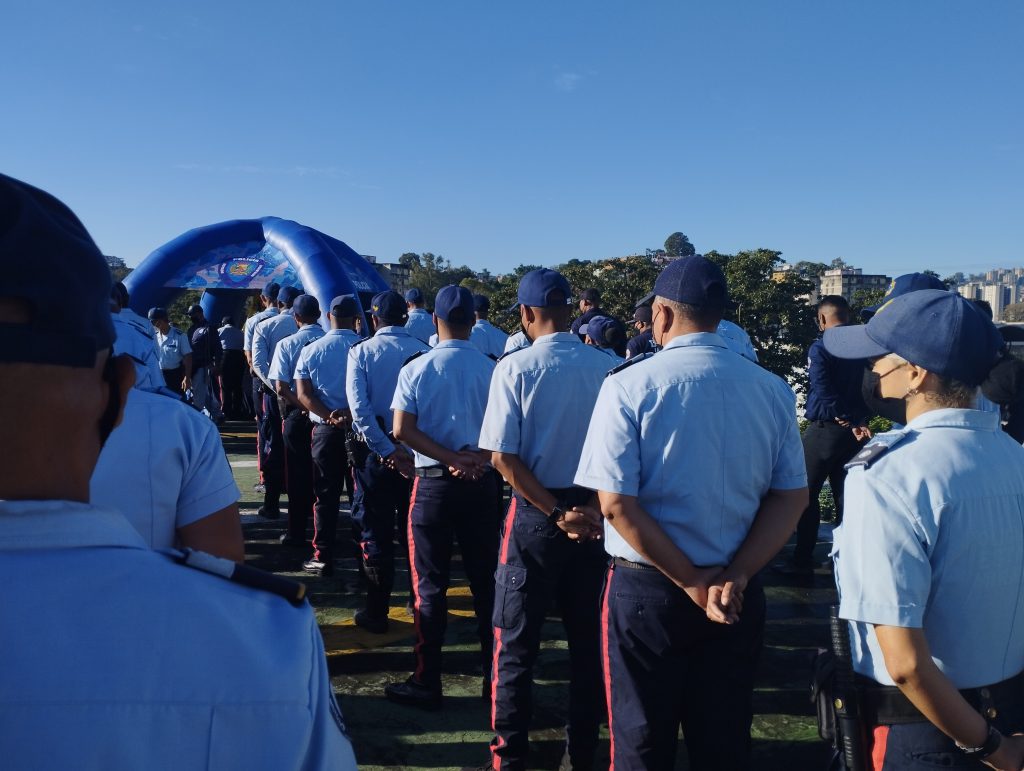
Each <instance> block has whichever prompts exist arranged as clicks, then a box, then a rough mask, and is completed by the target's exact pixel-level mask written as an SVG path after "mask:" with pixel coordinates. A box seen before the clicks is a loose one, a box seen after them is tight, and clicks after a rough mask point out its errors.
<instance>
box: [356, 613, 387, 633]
mask: <svg viewBox="0 0 1024 771" xmlns="http://www.w3.org/2000/svg"><path fill="white" fill-rule="evenodd" d="M354 620H355V622H356V626H361V627H362V628H363V629H365V630H366V631H367V632H372V633H373V634H384V633H385V632H386V631H388V618H387V616H385V617H384V618H374V617H373V616H371V615H370V613H369V611H367V610H365V609H364V610H357V611H356V615H355V617H354Z"/></svg>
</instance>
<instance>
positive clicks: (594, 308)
mask: <svg viewBox="0 0 1024 771" xmlns="http://www.w3.org/2000/svg"><path fill="white" fill-rule="evenodd" d="M579 305H580V315H579V316H578V317H577V318H576V320H575V321H573V322H572V333H573V334H574V335H579V336H580V340H582V339H583V335H582V334H581V333H580V327H582V326H583V325H584V324H586V323H587V322H588V321H590V319H591V318H593V317H594V316H606V315H608V314H606V313H605V312H604V310H603V309H602V308H601V293H600V292H599V291H598V290H597V289H594V288H593V287H591V288H590V289H584V290H583V291H582V292H580V302H579Z"/></svg>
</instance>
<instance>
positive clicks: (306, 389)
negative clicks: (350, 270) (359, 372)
mask: <svg viewBox="0 0 1024 771" xmlns="http://www.w3.org/2000/svg"><path fill="white" fill-rule="evenodd" d="M359 314H360V309H359V303H358V301H357V300H356V298H355V297H354V296H352V295H339V296H338V297H335V298H334V299H333V300H331V307H330V317H331V330H330V331H329V332H328V333H327V334H325V335H324V336H323V337H321V338H320V339H319V340H315V341H313V342H312V343H310V344H309V345H307V346H306V347H305V348H303V349H302V352H301V353H300V354H299V359H298V362H297V363H296V365H295V393H296V396H297V397H298V400H299V403H300V404H301V405H302V407H303V408H304V409H305V410H306V411H307V412H309V419H310V420H311V421H312V422H313V439H312V445H311V453H312V461H313V492H314V494H315V496H316V502H315V503H314V504H313V556H312V557H310V559H308V560H306V562H304V563H303V565H302V567H303V569H304V570H306V571H308V572H310V573H314V574H316V575H320V576H330V575H333V574H334V537H335V533H336V532H337V529H338V506H339V505H340V502H341V491H342V488H343V487H344V485H345V479H346V477H347V476H348V454H347V453H346V451H345V435H346V433H347V432H348V430H349V427H350V426H351V425H352V413H351V411H350V410H349V408H348V397H347V396H346V394H345V370H346V369H347V368H348V352H349V349H350V348H352V346H353V345H355V344H356V343H358V342H359V341H360V339H361V338H360V337H359V335H357V334H356V333H355V331H354V327H355V320H356V317H357V316H358V315H359ZM349 489H350V490H351V484H350V485H349Z"/></svg>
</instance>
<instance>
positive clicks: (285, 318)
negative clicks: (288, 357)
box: [252, 309, 299, 386]
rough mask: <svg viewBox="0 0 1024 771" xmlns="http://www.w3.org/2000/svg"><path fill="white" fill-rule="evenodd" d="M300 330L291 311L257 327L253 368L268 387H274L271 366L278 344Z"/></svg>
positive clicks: (253, 335)
mask: <svg viewBox="0 0 1024 771" xmlns="http://www.w3.org/2000/svg"><path fill="white" fill-rule="evenodd" d="M298 329H299V325H298V323H297V322H296V321H295V316H294V315H293V314H292V312H291V310H290V309H289V310H285V311H281V312H280V313H279V314H277V315H276V316H274V317H272V318H268V319H266V320H265V321H261V322H260V323H259V324H257V325H256V329H255V330H254V331H253V333H252V368H253V369H254V370H255V371H256V374H257V375H259V378H260V380H262V381H263V382H264V383H266V384H267V385H268V386H272V385H273V384H272V383H271V382H270V364H271V362H273V361H274V353H275V352H276V351H277V344H278V343H280V342H281V341H282V340H284V339H285V338H286V337H288V335H293V334H295V333H296V332H297V331H298Z"/></svg>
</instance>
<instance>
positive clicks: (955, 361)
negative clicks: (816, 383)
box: [823, 289, 1003, 386]
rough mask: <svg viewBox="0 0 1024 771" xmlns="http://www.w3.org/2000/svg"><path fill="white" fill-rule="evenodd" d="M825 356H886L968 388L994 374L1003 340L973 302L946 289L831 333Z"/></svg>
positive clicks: (904, 300) (903, 300)
mask: <svg viewBox="0 0 1024 771" xmlns="http://www.w3.org/2000/svg"><path fill="white" fill-rule="evenodd" d="M823 342H824V344H825V350H827V351H828V352H829V353H831V354H832V355H833V356H838V357H839V358H840V359H873V358H877V357H879V356H884V355H885V354H887V353H895V354H896V355H897V356H901V357H902V358H904V359H906V360H907V361H909V362H910V363H911V364H916V365H917V366H919V367H923V368H924V369H926V370H928V371H929V372H934V373H935V374H936V375H941V376H942V377H949V378H953V379H954V380H959V381H960V382H961V383H965V384H967V385H969V386H976V385H978V384H979V383H981V382H982V381H983V380H984V379H985V378H986V376H987V375H988V373H989V370H991V369H992V366H993V365H994V364H995V362H996V359H997V358H998V356H999V352H1000V350H1002V347H1003V338H1002V337H1001V336H1000V334H999V331H998V330H997V329H996V327H995V325H994V324H993V323H992V322H991V321H989V320H988V319H987V318H985V316H984V315H982V314H981V313H980V312H979V311H978V310H977V309H976V308H974V307H973V306H972V305H971V304H970V302H968V301H967V300H965V299H964V298H963V297H961V296H960V295H958V294H955V293H954V292H947V291H945V290H944V289H943V290H939V289H922V290H918V291H912V292H908V293H907V294H904V295H902V296H901V297H897V298H896V299H894V300H891V301H889V302H887V303H886V304H885V305H883V306H882V307H881V308H879V309H878V312H877V313H876V314H875V315H874V316H873V317H872V318H871V321H869V322H868V323H867V324H858V325H856V326H845V327H834V328H832V329H826V330H825V334H824V337H823Z"/></svg>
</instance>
